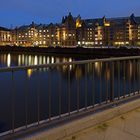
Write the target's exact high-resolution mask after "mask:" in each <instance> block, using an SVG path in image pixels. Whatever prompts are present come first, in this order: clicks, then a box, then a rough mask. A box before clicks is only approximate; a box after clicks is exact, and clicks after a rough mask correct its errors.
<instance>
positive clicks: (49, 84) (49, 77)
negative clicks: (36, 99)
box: [48, 67, 51, 120]
mask: <svg viewBox="0 0 140 140" xmlns="http://www.w3.org/2000/svg"><path fill="white" fill-rule="evenodd" d="M50 69H51V68H50V67H49V68H48V80H49V81H48V100H49V101H48V103H49V120H51V72H50Z"/></svg>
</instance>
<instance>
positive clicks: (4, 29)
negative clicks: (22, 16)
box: [0, 27, 10, 31]
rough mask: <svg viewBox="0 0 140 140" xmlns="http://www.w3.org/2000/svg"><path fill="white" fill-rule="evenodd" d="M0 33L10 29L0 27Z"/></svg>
mask: <svg viewBox="0 0 140 140" xmlns="http://www.w3.org/2000/svg"><path fill="white" fill-rule="evenodd" d="M0 31H10V29H8V28H5V27H0Z"/></svg>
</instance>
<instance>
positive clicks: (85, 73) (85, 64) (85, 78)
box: [85, 64, 88, 109]
mask: <svg viewBox="0 0 140 140" xmlns="http://www.w3.org/2000/svg"><path fill="white" fill-rule="evenodd" d="M87 76H88V75H87V65H86V64H85V109H87V92H88V91H87V78H88V77H87Z"/></svg>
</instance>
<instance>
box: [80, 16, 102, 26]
mask: <svg viewBox="0 0 140 140" xmlns="http://www.w3.org/2000/svg"><path fill="white" fill-rule="evenodd" d="M82 21H83V22H84V23H85V25H86V26H87V27H91V26H95V25H96V24H97V23H98V24H99V25H100V26H103V19H102V18H97V19H85V20H82Z"/></svg>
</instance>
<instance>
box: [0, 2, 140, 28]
mask: <svg viewBox="0 0 140 140" xmlns="http://www.w3.org/2000/svg"><path fill="white" fill-rule="evenodd" d="M69 12H71V13H72V14H73V15H74V16H77V15H79V14H80V15H81V17H82V18H96V17H103V16H104V15H105V16H106V17H120V16H121V17H122V16H129V15H131V13H134V14H135V15H136V16H140V0H0V19H1V20H0V26H6V27H15V26H19V25H23V24H30V23H31V22H32V21H35V22H36V23H50V22H60V21H61V17H62V16H64V15H66V14H68V13H69Z"/></svg>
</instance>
